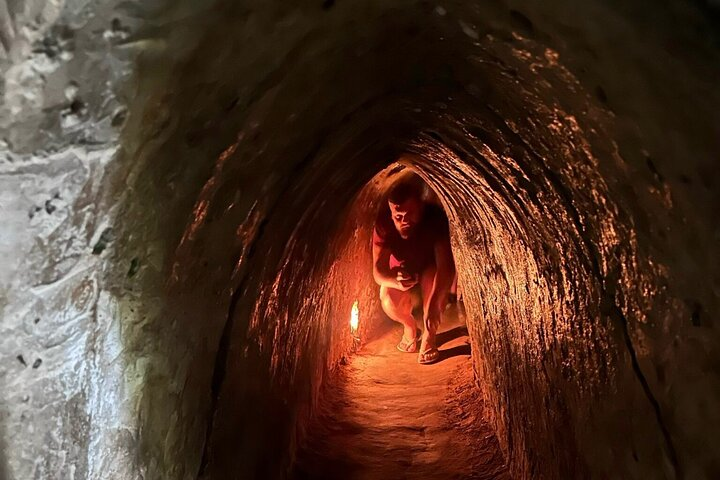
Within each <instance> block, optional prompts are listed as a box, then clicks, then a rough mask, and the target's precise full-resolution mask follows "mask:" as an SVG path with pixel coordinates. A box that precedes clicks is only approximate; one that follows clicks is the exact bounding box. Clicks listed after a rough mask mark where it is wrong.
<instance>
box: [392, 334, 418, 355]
mask: <svg viewBox="0 0 720 480" xmlns="http://www.w3.org/2000/svg"><path fill="white" fill-rule="evenodd" d="M417 344H418V338H417V337H415V338H413V339H412V340H408V339H406V338H405V337H404V336H403V338H402V339H401V340H400V343H398V344H397V349H398V350H400V351H401V352H403V353H415V352H416V351H417Z"/></svg>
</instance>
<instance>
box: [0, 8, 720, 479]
mask: <svg viewBox="0 0 720 480" xmlns="http://www.w3.org/2000/svg"><path fill="white" fill-rule="evenodd" d="M36 3H37V5H41V4H42V2H40V1H38V2H36ZM320 3H322V2H320ZM320 3H317V2H299V3H298V4H297V5H295V6H294V7H288V6H287V5H283V4H282V3H281V2H272V1H270V2H231V1H228V2H225V1H217V2H214V3H212V4H208V5H203V6H201V5H195V4H194V3H193V2H190V1H184V2H175V3H174V4H173V5H167V6H161V5H151V6H144V7H142V8H141V7H140V6H139V5H138V6H137V8H134V7H133V8H131V7H129V6H128V4H127V3H125V4H122V5H121V4H117V5H115V4H114V3H112V2H109V3H108V4H107V5H105V6H104V7H103V9H100V7H98V9H99V10H98V11H97V12H96V16H95V17H93V20H92V21H90V20H88V21H86V22H85V23H82V22H80V21H79V20H78V19H79V18H81V17H80V13H78V12H77V11H76V10H73V9H71V8H70V7H69V6H64V7H63V9H62V10H61V12H62V13H61V14H59V15H58V16H56V17H53V16H52V15H50V14H47V15H46V16H45V17H43V19H44V20H45V21H46V25H45V26H46V27H47V32H50V33H48V34H47V35H49V36H50V37H48V38H54V39H55V40H56V43H52V42H49V41H48V42H45V44H48V45H50V47H52V48H55V47H57V49H60V50H62V49H63V48H65V49H68V50H70V49H74V50H72V51H73V55H71V56H70V57H68V58H67V59H65V57H63V56H62V55H59V56H58V55H57V54H55V56H54V57H52V58H54V59H55V60H54V61H56V62H67V65H65V66H63V67H62V68H60V67H57V69H56V70H53V71H52V72H50V73H45V77H44V78H45V80H44V81H46V82H50V83H52V82H51V81H54V82H56V83H57V84H62V81H63V80H66V79H67V78H69V77H72V76H73V75H75V74H77V73H78V72H81V71H92V72H94V73H93V74H92V75H94V77H91V78H93V79H94V80H93V81H92V82H88V83H78V84H77V85H76V87H77V89H78V91H77V92H76V91H75V90H72V91H70V92H69V93H68V92H67V91H66V93H65V94H66V95H70V96H72V95H76V96H77V98H78V99H80V98H81V99H82V105H81V106H78V105H77V104H75V107H76V108H75V109H74V110H73V109H72V108H71V109H70V111H69V113H67V114H65V116H64V117H63V116H62V114H61V113H62V112H60V113H58V112H56V113H58V115H60V117H59V119H55V117H52V118H53V119H54V120H51V119H50V115H51V114H50V113H48V112H49V111H48V110H47V108H46V109H44V110H42V109H40V107H37V106H34V105H35V104H20V106H19V107H18V108H19V109H20V110H18V111H19V112H20V113H19V114H18V113H16V114H15V116H14V117H13V120H11V121H10V122H9V124H8V126H7V128H8V131H9V132H10V134H9V135H8V136H7V138H8V139H10V140H12V141H11V142H9V143H8V142H5V144H3V145H7V148H8V149H9V150H10V154H12V155H13V157H12V158H13V159H14V163H13V162H10V163H6V164H3V168H4V169H5V170H3V172H2V173H0V181H1V182H2V185H3V187H2V189H0V191H2V192H3V194H2V195H4V197H3V198H5V199H6V200H7V202H6V204H7V205H10V207H9V210H8V211H10V212H18V213H17V215H15V216H14V217H12V218H11V220H12V221H11V222H10V223H8V225H10V227H9V230H8V232H9V234H8V236H7V238H8V240H7V241H5V242H4V243H3V244H2V248H3V250H2V253H4V254H8V255H10V254H11V258H13V259H15V258H18V259H21V260H12V262H11V264H10V268H9V269H8V270H7V271H8V272H9V273H5V274H3V275H4V276H3V277H2V278H3V285H5V286H6V287H7V288H5V287H4V288H5V290H4V291H5V292H9V293H5V294H4V297H3V298H2V300H1V301H2V302H3V303H2V306H3V309H4V310H3V311H4V314H5V316H6V318H8V319H9V320H8V321H7V322H5V323H4V324H3V327H2V328H3V336H2V337H1V338H2V340H0V352H2V355H3V359H6V358H7V359H8V361H7V362H5V363H4V365H10V364H12V365H13V366H12V367H4V368H6V370H5V371H4V376H0V381H1V382H3V385H0V386H4V387H5V388H4V389H3V390H2V391H3V392H10V391H12V392H16V391H17V392H18V393H3V396H2V400H3V403H2V406H3V418H4V420H2V425H1V426H0V427H1V428H2V430H0V438H5V440H4V442H0V445H2V444H3V443H4V444H5V453H4V457H5V461H6V463H7V467H6V471H7V472H9V473H8V474H7V476H8V477H9V478H30V477H32V475H38V474H40V475H41V476H42V474H43V472H57V474H58V475H60V476H61V477H62V476H67V474H69V473H68V472H71V471H72V472H74V474H75V475H76V476H79V477H81V478H85V477H89V478H100V477H102V476H103V475H105V476H107V475H110V476H111V477H112V478H140V477H141V476H142V477H143V478H168V479H175V478H177V479H194V478H197V477H198V472H200V478H214V479H232V478H280V477H282V476H283V475H284V474H285V473H286V472H287V471H289V469H290V468H291V464H292V460H293V452H294V448H295V446H296V445H297V443H298V441H299V439H300V438H302V435H303V433H304V430H303V429H304V427H305V422H306V420H307V418H308V415H310V414H311V413H312V408H313V405H315V404H316V402H317V401H318V398H319V393H320V392H321V389H320V387H321V385H322V382H323V380H324V379H325V378H327V376H328V375H329V372H330V369H331V368H332V366H333V365H335V364H336V363H337V362H338V361H339V360H340V359H341V358H342V357H343V356H344V355H347V354H349V352H350V351H351V347H352V342H351V337H350V335H349V330H348V319H349V313H350V307H351V305H352V302H353V301H354V300H355V299H358V300H359V302H360V312H361V334H362V335H368V334H371V333H372V329H373V327H374V326H375V325H377V323H376V322H377V321H378V319H379V318H380V317H378V316H377V315H375V314H374V312H376V311H377V302H376V287H375V286H374V284H373V283H372V275H371V268H370V267H371V265H370V263H369V258H370V257H369V254H370V252H369V245H370V232H371V228H372V221H373V219H374V215H375V212H376V208H377V205H378V202H379V201H380V199H381V195H382V187H383V182H384V180H383V175H385V173H381V174H380V176H379V177H376V175H378V174H379V173H380V172H387V171H386V170H385V169H386V168H387V167H388V166H390V165H391V164H393V163H394V162H395V161H396V160H398V159H399V160H400V161H401V162H402V163H404V164H405V165H407V166H409V167H411V168H413V169H414V170H416V171H417V172H418V173H419V174H420V175H421V176H422V177H423V178H424V179H425V180H426V181H427V182H428V184H429V185H430V186H431V187H432V188H433V190H434V191H435V192H436V193H437V194H438V197H439V199H440V200H441V202H442V203H443V206H444V207H445V209H446V211H447V213H448V216H449V219H450V226H451V237H452V238H451V240H452V247H453V252H454V255H455V258H456V261H457V266H458V271H459V275H460V277H459V282H460V284H461V285H462V288H463V292H464V299H465V308H466V312H467V318H468V327H469V331H470V337H471V342H472V349H473V364H474V368H475V371H476V374H477V381H478V387H479V388H480V389H481V391H482V394H483V397H484V400H485V403H486V405H487V407H488V414H489V415H490V417H491V422H492V424H493V426H494V427H495V430H496V432H497V435H498V439H499V442H500V445H501V448H502V450H503V452H504V454H505V456H506V458H507V460H508V462H509V466H510V470H511V473H512V474H513V476H514V477H516V478H548V479H555V478H557V479H561V478H581V477H586V476H592V477H593V478H680V477H683V476H684V477H686V478H713V477H716V476H717V475H718V474H720V463H719V461H718V459H719V458H720V451H718V448H720V447H718V445H720V442H718V440H719V439H718V432H720V416H718V414H717V412H718V411H720V409H718V406H719V405H720V382H719V381H718V358H720V357H719V355H718V334H717V325H716V324H715V322H714V320H713V315H714V313H715V312H717V307H718V297H719V296H720V273H719V272H718V265H720V262H718V258H717V235H718V232H717V225H716V223H717V222H716V219H715V218H714V216H713V213H712V212H713V211H715V210H716V209H714V208H712V207H714V206H717V205H718V204H720V202H718V196H717V185H718V183H717V181H718V169H717V166H716V165H715V164H714V163H713V162H714V161H715V159H716V154H717V151H718V150H717V147H718V145H717V135H716V134H717V132H718V131H719V127H720V125H719V121H718V116H717V111H718V107H720V92H719V91H718V90H717V88H716V85H717V82H714V81H713V79H717V78H720V75H718V74H719V73H720V61H718V60H720V59H719V58H718V49H717V43H713V42H716V40H717V37H716V36H714V34H713V33H712V28H713V25H714V24H711V23H710V21H709V20H707V18H706V17H704V16H703V12H702V11H701V10H699V9H698V8H696V7H695V6H693V5H688V4H685V3H682V4H681V3H680V2H671V3H670V4H669V5H667V6H665V7H663V8H664V9H663V10H661V9H659V7H658V9H656V10H653V11H652V13H653V14H652V15H647V11H646V8H647V7H644V6H642V7H641V6H639V5H638V6H635V4H634V3H632V2H631V3H630V4H629V5H628V4H627V2H623V3H622V4H621V3H620V2H618V3H617V5H616V4H615V3H613V2H611V3H610V4H607V2H588V3H587V4H585V5H583V7H582V9H580V8H579V7H578V6H577V5H575V3H573V2H551V3H552V4H550V5H536V4H534V3H530V2H528V3H527V4H526V3H524V2H501V1H492V2H483V3H480V2H468V1H462V2H461V1H448V2H443V3H442V4H433V3H429V2H425V1H394V2H388V1H377V2H374V1H373V2H362V3H359V2H353V1H338V2H332V1H330V2H324V3H322V4H320ZM5 8H6V9H9V10H12V11H13V12H14V13H13V16H12V18H13V21H14V22H15V24H16V25H14V27H13V32H21V29H20V26H21V25H20V24H21V23H22V22H21V20H23V19H24V18H25V17H23V16H22V15H20V14H19V13H18V12H17V11H14V10H13V8H9V7H7V6H6V7H5ZM38 8H39V7H38ZM26 13H27V12H25V13H23V15H25V14H26ZM28 15H29V14H28ZM28 18H29V17H28ZM83 18H84V17H83ZM18 22H20V23H18ZM73 22H74V23H73ZM50 25H56V27H53V28H52V29H51V28H50ZM57 25H65V26H67V29H69V30H67V29H63V28H60V27H57ZM99 25H100V26H102V28H105V29H106V34H105V35H104V36H103V41H102V42H101V41H100V40H98V39H94V38H93V36H92V35H94V34H93V32H97V31H99V30H98V28H100V27H99ZM4 28H6V30H4V32H6V33H5V36H6V37H7V35H8V34H7V31H8V30H7V27H4ZM68 31H69V32H70V33H68ZM107 32H109V33H107ZM14 35H15V37H13V38H15V40H13V41H15V42H20V41H21V40H23V41H25V40H27V39H26V38H25V37H22V35H30V34H29V33H27V32H26V33H14ZM53 35H54V37H53ZM68 35H70V38H71V39H72V42H70V41H69V40H67V38H68ZM28 38H29V37H28ZM18 39H19V40H18ZM38 41H39V40H38ZM103 42H104V43H103ZM25 43H26V44H28V45H30V44H31V42H30V40H27V41H26V42H25ZM45 44H43V45H45ZM3 45H5V43H4V44H3ZM12 45H14V44H11V46H12ZM50 47H47V48H48V51H50V52H52V51H53V50H52V48H50ZM6 50H7V51H9V52H11V53H12V52H15V53H13V55H15V56H12V55H8V57H7V58H8V60H7V61H8V62H11V63H12V62H16V63H17V62H20V60H17V59H18V58H19V59H22V58H25V57H22V55H23V54H24V53H23V52H25V50H22V49H21V48H20V47H17V51H14V50H12V49H11V48H10V49H9V50H8V49H7V48H6ZM28 55H29V54H28ZM33 55H47V56H49V55H50V54H49V53H47V52H46V53H45V54H43V53H42V52H41V53H39V54H38V53H35V54H33ZM32 58H35V57H32ZM58 59H59V60H58ZM36 60H37V59H36ZM23 61H24V60H23ZM98 62H99V63H98ZM113 62H115V63H113ZM100 67H102V68H100ZM5 71H6V79H7V78H11V79H14V78H16V77H12V75H16V76H17V78H20V77H21V76H20V74H19V73H18V72H17V71H15V70H5ZM53 79H55V80H53ZM104 81H107V82H109V84H110V85H113V88H114V90H113V92H114V93H113V92H108V91H107V90H106V83H103V82H104ZM50 83H47V85H50ZM6 84H7V85H8V87H7V88H8V89H9V90H8V91H10V92H11V93H12V91H13V90H12V88H19V87H18V86H17V85H20V83H12V82H7V83H6ZM28 88H29V87H28ZM49 88H50V86H47V87H46V90H42V92H46V91H47V89H49ZM42 92H41V93H42ZM71 94H72V95H71ZM47 95H48V98H50V96H49V94H47ZM8 98H10V97H8ZM12 98H14V97H12ZM52 98H54V97H52ZM48 101H49V100H48ZM11 106H12V105H10V104H9V103H8V100H7V99H6V103H5V104H4V107H3V108H6V109H8V108H10V107H11ZM125 106H126V107H127V114H126V113H125V111H124V108H125ZM80 107H82V108H80ZM33 109H36V110H33ZM118 109H120V110H118ZM69 115H70V116H71V115H75V116H76V117H77V121H78V122H79V123H74V124H72V125H71V126H70V127H69V126H68V125H70V124H69V123H68V120H67V118H68V116H69ZM45 116H47V118H48V120H46V121H45V123H42V122H41V121H40V120H41V119H42V118H45ZM63 119H64V120H63ZM63 122H64V123H63ZM103 122H104V123H103ZM37 125H41V127H40V128H39V129H38V128H36V127H37ZM77 125H80V127H77ZM68 128H74V129H75V130H72V131H66V130H67V129H68ZM78 128H80V130H77V129H78ZM63 129H65V130H63ZM103 129H106V130H103ZM78 131H80V133H78ZM120 131H121V132H122V133H121V135H120V136H118V132H120ZM43 132H49V133H43ZM59 138H60V139H62V140H58V139H59ZM43 142H44V143H43ZM53 142H55V143H53ZM58 142H59V143H58ZM39 144H40V145H46V146H47V145H54V147H53V148H54V150H51V149H49V148H48V149H47V150H42V151H40V150H38V149H37V148H36V145H39ZM38 152H39V153H38ZM10 154H8V155H10ZM8 158H10V157H8ZM18 179H20V180H18ZM368 182H369V183H368ZM5 192H7V193H5ZM55 193H57V198H56V197H54V196H53V195H55ZM46 197H48V198H50V199H51V200H49V201H50V204H51V205H57V208H56V209H55V210H53V212H52V213H48V210H51V209H49V208H45V209H44V210H43V209H41V210H37V211H35V212H36V214H37V215H38V216H36V217H31V218H30V221H29V223H28V220H27V218H28V213H27V212H28V211H34V210H33V208H34V205H36V204H41V205H42V203H41V202H44V201H45V198H46ZM53 199H54V200H53ZM38 202H40V203H38ZM53 202H55V203H53ZM43 212H44V213H43ZM43 215H54V216H52V217H44V216H43ZM40 218H42V219H43V220H42V221H41V220H38V219H40ZM45 218H48V219H49V220H44V219H45ZM57 219H61V220H57ZM56 220H57V221H56ZM23 222H24V223H23ZM53 222H54V223H53ZM26 224H27V225H26ZM69 237H72V238H73V239H74V240H72V241H71V243H67V242H66V243H65V245H71V247H72V248H71V247H66V248H65V249H64V250H62V249H60V250H58V249H57V248H55V249H53V248H51V247H52V245H56V244H57V243H53V242H59V241H61V240H63V239H67V238H69ZM33 238H39V239H40V241H36V242H33V241H31V240H30V239H33ZM63 241H64V240H63ZM68 241H69V240H68ZM43 242H44V243H43ZM72 242H75V243H72ZM38 245H40V246H38ZM47 245H50V246H47ZM78 252H79V253H78ZM19 272H22V274H20V273H19ZM28 285H33V286H37V285H49V286H47V287H44V289H42V290H41V291H39V290H38V289H37V288H35V287H33V288H26V287H27V286H28ZM36 317H37V318H40V319H41V320H40V321H39V322H34V320H33V319H34V318H36ZM33 325H35V326H33ZM51 331H71V332H79V333H76V334H72V335H68V336H67V338H66V339H65V340H63V341H62V342H59V343H54V344H52V345H51V346H50V347H48V346H47V342H44V340H42V339H43V335H49V333H47V332H51ZM20 351H28V352H29V351H32V352H35V353H37V355H38V356H39V355H42V356H43V357H44V361H43V363H42V368H41V369H40V368H35V369H33V368H29V367H28V368H25V367H23V366H22V365H21V363H20V362H18V361H17V360H15V357H16V355H18V352H20ZM68 359H70V360H71V361H68ZM33 375H35V377H33ZM21 384H22V385H26V386H27V388H26V389H25V390H24V391H23V392H20V391H18V390H17V389H10V388H9V387H10V386H17V385H21ZM28 392H29V393H28ZM26 395H27V396H28V398H27V400H26V399H25V396H26ZM67 399H72V400H71V401H68V400H67ZM50 419H54V421H50ZM3 432H4V433H3ZM38 432H44V433H45V435H44V436H43V435H39V434H38ZM10 438H12V439H14V440H13V442H14V443H13V444H12V445H11V444H9V443H8V440H7V439H10ZM41 438H42V440H40V439H41ZM21 452H22V453H21ZM0 458H2V457H0ZM33 458H42V459H43V461H42V462H41V463H37V462H34V461H31V460H30V459H33ZM0 472H2V471H1V470H0ZM38 472H39V473H38ZM104 478H107V477H104Z"/></svg>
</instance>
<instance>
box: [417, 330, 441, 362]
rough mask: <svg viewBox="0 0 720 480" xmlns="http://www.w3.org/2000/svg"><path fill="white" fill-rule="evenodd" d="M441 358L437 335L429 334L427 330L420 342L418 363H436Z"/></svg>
mask: <svg viewBox="0 0 720 480" xmlns="http://www.w3.org/2000/svg"><path fill="white" fill-rule="evenodd" d="M439 358H440V351H439V350H438V349H437V348H436V347H435V335H434V334H433V335H429V334H428V333H427V331H426V332H425V334H423V337H422V342H421V344H420V354H419V355H418V363H420V364H422V365H427V364H429V363H435V362H437V361H438V359H439Z"/></svg>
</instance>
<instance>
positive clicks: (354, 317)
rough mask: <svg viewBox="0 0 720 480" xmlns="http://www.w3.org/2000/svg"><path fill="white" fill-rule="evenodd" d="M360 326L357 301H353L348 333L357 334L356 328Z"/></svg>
mask: <svg viewBox="0 0 720 480" xmlns="http://www.w3.org/2000/svg"><path fill="white" fill-rule="evenodd" d="M359 325H360V308H359V307H358V301H357V300H355V303H353V306H352V309H351V310H350V331H351V332H352V333H355V332H357V329H358V326H359Z"/></svg>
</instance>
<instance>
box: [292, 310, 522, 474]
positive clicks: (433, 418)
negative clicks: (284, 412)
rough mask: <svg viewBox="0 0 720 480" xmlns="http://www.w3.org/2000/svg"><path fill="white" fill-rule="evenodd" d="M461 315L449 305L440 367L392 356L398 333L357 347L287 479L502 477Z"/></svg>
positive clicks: (331, 384) (327, 395) (501, 464)
mask: <svg viewBox="0 0 720 480" xmlns="http://www.w3.org/2000/svg"><path fill="white" fill-rule="evenodd" d="M461 318H462V315H458V314H457V309H456V308H454V307H451V308H450V309H449V310H448V312H446V315H445V318H444V320H443V325H441V327H440V330H439V332H440V333H439V335H438V346H439V349H440V353H441V357H440V361H439V362H438V363H436V364H434V365H419V364H418V363H417V354H408V353H401V352H399V351H397V350H396V348H395V345H396V344H397V342H398V340H399V338H400V336H401V334H402V329H401V328H400V327H398V328H391V329H388V330H387V331H386V332H384V334H382V335H381V336H379V338H377V339H376V340H373V341H371V342H370V343H368V344H367V345H364V346H363V347H362V349H361V350H360V351H359V352H358V353H357V354H356V355H353V356H352V357H351V358H350V359H349V360H348V362H347V363H346V364H345V365H342V366H341V367H340V368H339V370H338V371H337V372H336V374H335V376H334V377H333V378H332V379H331V380H330V381H329V382H328V384H327V387H326V390H325V395H324V396H323V402H322V404H321V405H320V406H319V409H318V415H317V416H316V417H315V419H314V421H313V422H312V424H311V425H310V427H309V431H308V432H309V435H308V436H309V438H308V440H307V441H306V442H305V444H304V445H303V446H302V447H301V448H300V450H299V453H298V459H297V464H296V469H295V472H294V474H293V475H292V477H293V478H295V479H296V480H316V479H328V480H329V479H337V478H346V479H357V480H371V479H372V480H377V479H425V480H428V479H507V478H509V477H508V475H507V471H506V467H505V464H504V460H503V457H502V454H501V452H500V449H499V446H498V443H497V440H496V438H495V436H494V434H493V432H492V429H491V427H490V425H489V424H488V423H487V422H486V421H485V420H484V418H483V404H482V399H481V397H480V393H479V391H478V390H477V388H475V387H474V384H473V371H472V364H471V360H470V344H469V339H468V336H467V329H466V327H465V326H464V323H463V322H462V321H461V320H460V319H461Z"/></svg>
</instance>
